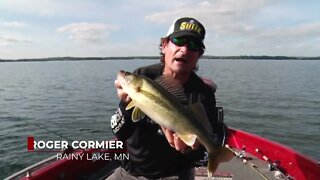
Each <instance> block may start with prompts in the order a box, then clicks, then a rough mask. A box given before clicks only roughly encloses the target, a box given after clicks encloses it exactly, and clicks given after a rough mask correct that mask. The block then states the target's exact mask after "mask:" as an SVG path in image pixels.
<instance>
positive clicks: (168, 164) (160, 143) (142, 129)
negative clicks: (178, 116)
mask: <svg viewBox="0 0 320 180" xmlns="http://www.w3.org/2000/svg"><path fill="white" fill-rule="evenodd" d="M162 72H163V66H162V64H160V63H159V64H155V65H150V66H146V67H141V68H139V69H137V70H135V71H134V73H136V74H139V75H143V76H146V77H148V78H150V79H156V78H158V77H160V76H161V75H162ZM183 88H184V92H185V95H186V97H187V99H188V103H189V104H192V103H197V102H201V103H202V104H203V106H204V107H205V110H206V113H207V116H208V119H209V121H210V123H211V126H212V128H213V132H214V137H213V138H214V141H215V142H216V145H217V146H221V145H222V144H223V139H224V136H225V132H224V127H223V126H224V125H223V123H219V122H218V120H217V110H216V100H215V95H214V91H213V90H212V88H210V87H209V86H208V85H206V84H205V83H204V82H203V81H202V80H201V78H199V77H198V76H197V75H196V74H195V73H192V74H191V75H190V78H189V80H188V81H187V82H186V83H185V84H184V86H183ZM115 117H116V118H114V117H113V119H112V120H111V121H113V122H112V129H113V132H114V134H115V136H116V137H117V138H118V139H119V140H123V141H126V143H127V149H128V152H129V153H130V158H129V160H125V161H123V163H122V167H123V168H124V169H125V170H126V171H127V172H129V173H130V174H132V175H136V176H145V177H147V178H159V177H166V176H173V175H176V174H178V173H179V172H180V171H184V170H187V169H189V168H191V167H194V166H196V165H197V162H199V160H201V159H203V158H204V156H205V148H204V147H203V146H200V148H199V149H197V150H192V151H189V152H187V153H181V152H179V151H176V150H175V149H174V148H172V147H171V146H170V145H169V143H168V141H167V139H166V138H165V136H164V134H163V133H162V130H161V127H160V126H159V125H158V124H156V123H155V122H154V121H152V120H151V119H150V118H149V117H147V116H146V117H145V118H144V119H142V120H140V121H138V122H136V123H134V122H132V120H131V111H130V110H129V111H126V110H125V106H124V104H123V103H122V102H120V105H119V109H118V111H117V113H116V114H115Z"/></svg>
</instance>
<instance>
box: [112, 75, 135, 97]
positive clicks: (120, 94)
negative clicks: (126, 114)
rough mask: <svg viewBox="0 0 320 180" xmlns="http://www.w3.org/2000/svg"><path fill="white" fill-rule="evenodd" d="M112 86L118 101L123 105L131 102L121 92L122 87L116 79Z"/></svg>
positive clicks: (126, 95) (125, 94)
mask: <svg viewBox="0 0 320 180" xmlns="http://www.w3.org/2000/svg"><path fill="white" fill-rule="evenodd" d="M114 86H115V87H116V89H117V93H118V97H119V99H120V100H121V101H122V102H124V103H129V102H130V101H131V98H130V97H129V96H128V94H127V93H125V92H124V91H123V89H122V86H121V84H120V82H119V81H118V79H116V80H115V81H114Z"/></svg>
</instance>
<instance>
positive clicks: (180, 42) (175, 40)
mask: <svg viewBox="0 0 320 180" xmlns="http://www.w3.org/2000/svg"><path fill="white" fill-rule="evenodd" d="M171 41H172V43H173V44H175V45H177V46H183V45H185V44H186V41H187V40H186V39H185V38H172V39H171Z"/></svg>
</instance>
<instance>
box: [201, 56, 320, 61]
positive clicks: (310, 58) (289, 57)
mask: <svg viewBox="0 0 320 180" xmlns="http://www.w3.org/2000/svg"><path fill="white" fill-rule="evenodd" d="M202 58H204V59H252V60H320V56H317V57H303V56H301V57H293V56H265V55H263V56H247V55H243V56H203V57H202Z"/></svg>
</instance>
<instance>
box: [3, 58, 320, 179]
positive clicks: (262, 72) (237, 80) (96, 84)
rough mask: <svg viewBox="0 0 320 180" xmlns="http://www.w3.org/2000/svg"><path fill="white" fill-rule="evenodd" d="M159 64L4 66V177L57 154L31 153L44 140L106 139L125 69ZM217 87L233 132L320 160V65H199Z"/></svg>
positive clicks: (228, 62)
mask: <svg viewBox="0 0 320 180" xmlns="http://www.w3.org/2000/svg"><path fill="white" fill-rule="evenodd" d="M155 62H158V60H108V61H52V62H11V63H0V162H1V163H0V172H2V173H1V175H0V179H2V178H4V177H6V176H8V175H10V174H12V173H14V172H16V171H18V170H20V169H22V168H25V167H27V166H28V165H31V164H34V163H36V162H37V161H39V160H42V159H44V158H46V157H49V156H51V155H52V154H50V153H35V152H27V141H26V140H27V136H29V135H32V136H34V137H35V138H36V139H42V140H61V137H63V138H65V139H71V140H72V139H73V140H79V139H81V140H106V139H109V138H110V137H112V132H111V129H110V116H111V115H112V114H113V113H114V111H115V109H116V107H117V104H118V99H117V97H116V91H115V88H114V84H113V83H114V80H115V77H116V74H117V72H118V70H119V69H123V70H128V71H132V70H134V69H135V68H137V67H139V66H142V65H147V64H153V63H155ZM199 65H200V68H199V71H198V74H200V75H202V76H206V77H209V78H211V79H212V80H214V82H216V84H217V85H218V90H217V93H216V98H217V105H218V106H223V107H224V109H225V123H226V124H227V125H228V126H231V127H233V128H238V129H242V130H245V131H248V132H251V133H255V134H258V135H261V136H263V137H266V138H269V139H272V140H275V141H278V142H280V143H283V144H285V145H287V146H289V147H291V148H293V149H295V150H297V151H299V152H301V153H303V154H305V155H307V156H309V157H311V158H313V159H315V160H318V161H319V160H320V148H319V145H318V143H319V142H320V76H319V69H320V61H273V60H268V61H258V60H257V61H253V60H205V59H202V60H200V63H199Z"/></svg>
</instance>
